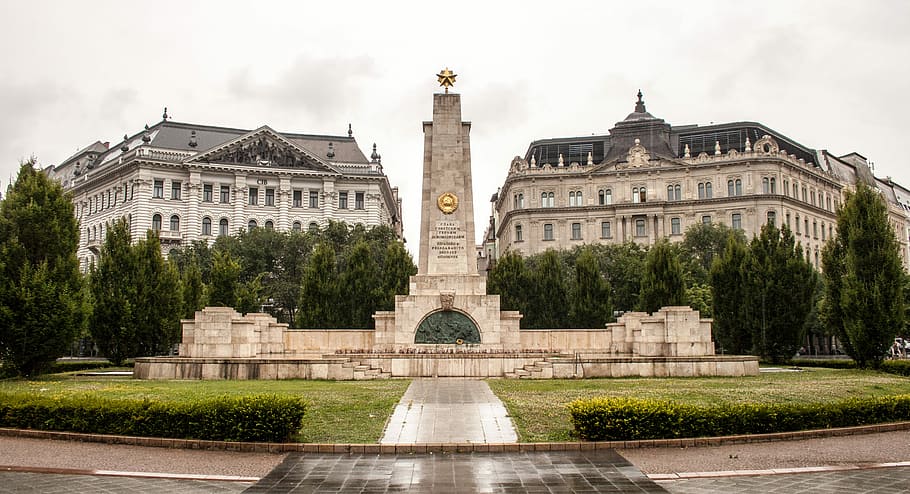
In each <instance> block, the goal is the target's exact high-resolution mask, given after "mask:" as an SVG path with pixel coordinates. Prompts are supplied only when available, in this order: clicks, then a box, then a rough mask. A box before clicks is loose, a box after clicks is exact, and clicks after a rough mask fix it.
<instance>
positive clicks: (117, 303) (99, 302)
mask: <svg viewBox="0 0 910 494" xmlns="http://www.w3.org/2000/svg"><path fill="white" fill-rule="evenodd" d="M130 244H131V238H130V231H129V227H128V226H127V223H126V220H123V219H121V220H119V221H117V222H116V223H114V224H112V225H110V227H109V228H108V229H107V233H106V234H105V238H104V245H102V247H101V259H100V260H99V261H98V264H97V266H95V268H94V269H93V271H92V274H91V277H90V286H91V293H92V298H93V300H94V310H93V311H92V313H91V317H90V319H89V328H90V333H91V335H92V339H93V340H94V341H95V344H96V345H98V349H99V350H100V351H101V354H102V355H105V356H106V357H107V358H108V359H109V360H110V361H111V362H113V363H114V365H120V364H121V363H122V362H123V361H124V360H126V359H127V358H129V357H133V356H136V355H137V354H138V345H137V343H138V340H137V339H136V317H137V315H136V314H135V313H134V309H136V304H138V303H140V302H139V300H138V293H137V290H138V287H139V284H140V280H139V279H137V276H138V271H139V268H138V260H137V259H136V253H135V251H134V250H133V248H132V246H131V245H130Z"/></svg>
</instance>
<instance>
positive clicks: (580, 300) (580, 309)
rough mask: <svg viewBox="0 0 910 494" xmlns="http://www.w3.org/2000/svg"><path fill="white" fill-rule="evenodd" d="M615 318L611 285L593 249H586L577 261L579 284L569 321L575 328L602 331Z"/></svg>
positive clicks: (576, 285) (575, 289)
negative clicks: (601, 271) (611, 299)
mask: <svg viewBox="0 0 910 494" xmlns="http://www.w3.org/2000/svg"><path fill="white" fill-rule="evenodd" d="M612 318H613V304H612V302H611V301H610V284H609V283H607V281H606V280H605V279H604V278H603V276H601V274H600V268H599V267H598V265H597V259H595V258H594V254H593V253H592V252H591V250H590V249H582V251H581V254H579V256H578V258H577V259H576V260H575V283H574V287H573V290H572V298H571V299H570V300H569V321H570V322H571V327H573V328H602V327H604V325H605V324H606V323H608V322H609V321H610V320H611V319H612Z"/></svg>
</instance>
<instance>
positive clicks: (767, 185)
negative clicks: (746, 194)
mask: <svg viewBox="0 0 910 494" xmlns="http://www.w3.org/2000/svg"><path fill="white" fill-rule="evenodd" d="M761 192H762V194H770V193H771V181H770V180H768V177H762V179H761Z"/></svg>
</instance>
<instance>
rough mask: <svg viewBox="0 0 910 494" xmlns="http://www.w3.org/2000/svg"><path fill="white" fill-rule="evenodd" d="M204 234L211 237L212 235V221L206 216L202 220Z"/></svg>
mask: <svg viewBox="0 0 910 494" xmlns="http://www.w3.org/2000/svg"><path fill="white" fill-rule="evenodd" d="M202 234H203V235H211V234H212V219H211V218H209V217H208V216H206V217H205V218H202Z"/></svg>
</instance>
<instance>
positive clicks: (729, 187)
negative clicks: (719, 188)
mask: <svg viewBox="0 0 910 494" xmlns="http://www.w3.org/2000/svg"><path fill="white" fill-rule="evenodd" d="M734 192H735V189H734V188H733V180H727V195H728V196H730V197H733V193H734Z"/></svg>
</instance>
